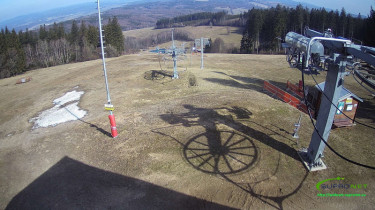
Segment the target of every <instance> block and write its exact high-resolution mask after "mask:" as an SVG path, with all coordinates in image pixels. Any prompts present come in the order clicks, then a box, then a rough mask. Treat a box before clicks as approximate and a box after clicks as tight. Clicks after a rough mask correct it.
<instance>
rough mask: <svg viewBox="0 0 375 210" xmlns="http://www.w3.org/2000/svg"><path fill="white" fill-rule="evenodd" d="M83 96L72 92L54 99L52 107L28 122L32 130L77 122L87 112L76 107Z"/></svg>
mask: <svg viewBox="0 0 375 210" xmlns="http://www.w3.org/2000/svg"><path fill="white" fill-rule="evenodd" d="M83 94H84V92H83V91H78V92H77V91H75V90H74V91H71V92H68V93H66V94H65V95H64V96H62V97H60V98H57V99H55V100H54V101H53V103H54V104H55V106H54V107H52V108H51V109H48V110H45V111H43V112H42V113H40V114H39V116H37V117H35V118H32V119H31V120H30V122H34V127H33V129H35V128H39V127H48V126H56V125H58V124H60V123H64V122H68V121H73V120H79V119H81V118H82V117H84V116H85V115H86V114H87V112H86V111H85V110H81V109H80V108H79V107H78V102H79V100H80V99H81V96H82V95H83Z"/></svg>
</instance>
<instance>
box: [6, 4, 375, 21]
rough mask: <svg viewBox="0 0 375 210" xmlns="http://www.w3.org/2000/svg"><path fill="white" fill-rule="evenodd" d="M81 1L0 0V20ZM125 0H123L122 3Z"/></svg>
mask: <svg viewBox="0 0 375 210" xmlns="http://www.w3.org/2000/svg"><path fill="white" fill-rule="evenodd" d="M295 1H297V2H298V1H299V2H308V3H311V4H315V5H317V6H321V7H325V8H332V9H338V10H339V11H341V8H342V7H344V8H345V10H346V11H347V12H350V13H353V14H358V13H361V14H362V15H366V16H367V15H368V14H369V12H370V6H371V5H372V6H373V7H374V8H375V0H295ZM83 2H93V3H94V2H95V0H57V1H56V0H0V21H2V20H5V19H9V18H12V17H16V16H20V15H24V14H28V13H34V12H40V11H44V10H48V9H52V8H58V7H61V6H68V5H72V4H77V3H83ZM102 2H104V0H103V1H102ZM125 2H127V0H124V3H125Z"/></svg>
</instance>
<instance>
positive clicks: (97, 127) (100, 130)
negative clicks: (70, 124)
mask: <svg viewBox="0 0 375 210" xmlns="http://www.w3.org/2000/svg"><path fill="white" fill-rule="evenodd" d="M64 109H65V110H66V111H67V112H69V113H70V114H71V115H73V116H74V117H75V118H77V120H79V121H81V122H83V123H85V124H87V125H89V126H90V127H91V128H95V129H96V130H97V131H99V132H100V133H102V134H104V135H106V136H108V137H111V138H112V134H111V133H110V132H108V131H106V130H104V129H103V128H101V127H99V126H97V125H95V124H92V123H89V122H86V121H84V120H82V119H81V118H79V117H78V116H77V115H75V114H74V113H73V112H71V111H70V110H69V109H68V108H66V106H65V107H64Z"/></svg>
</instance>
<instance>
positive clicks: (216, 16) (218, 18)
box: [155, 11, 245, 29]
mask: <svg viewBox="0 0 375 210" xmlns="http://www.w3.org/2000/svg"><path fill="white" fill-rule="evenodd" d="M242 20H244V16H243V14H240V15H228V14H227V12H224V11H223V12H216V13H212V12H199V13H194V14H189V15H181V16H177V17H174V18H163V19H160V20H158V21H157V22H156V27H155V28H156V29H162V28H174V27H184V26H198V25H210V26H243V24H244V22H245V21H242Z"/></svg>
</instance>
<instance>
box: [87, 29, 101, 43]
mask: <svg viewBox="0 0 375 210" xmlns="http://www.w3.org/2000/svg"><path fill="white" fill-rule="evenodd" d="M87 41H88V42H89V44H90V45H92V46H93V47H97V46H98V44H99V29H98V28H97V27H95V26H91V25H90V26H89V29H88V30H87Z"/></svg>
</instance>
